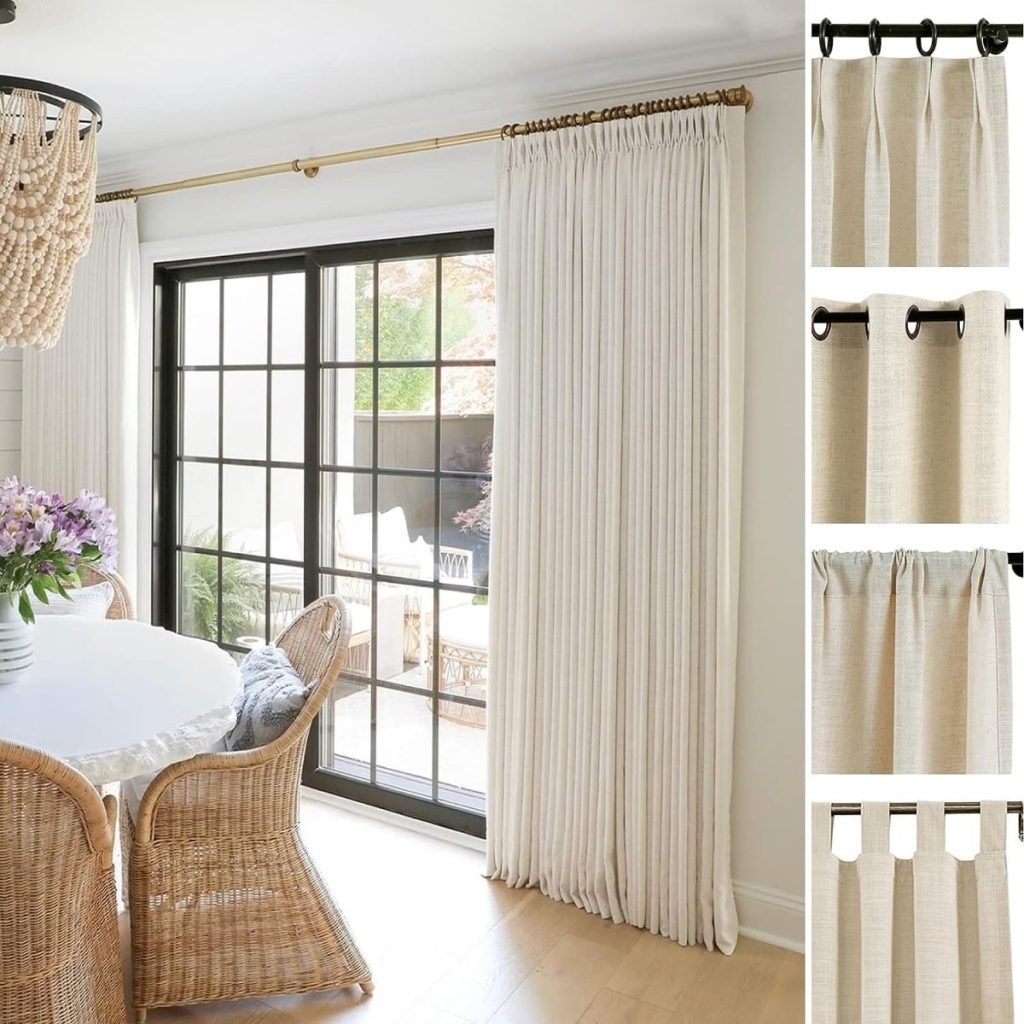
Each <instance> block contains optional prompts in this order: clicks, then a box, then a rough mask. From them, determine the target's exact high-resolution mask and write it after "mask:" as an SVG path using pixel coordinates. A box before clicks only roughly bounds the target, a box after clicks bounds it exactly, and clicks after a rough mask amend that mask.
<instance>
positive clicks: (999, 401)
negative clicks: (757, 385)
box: [810, 292, 1010, 523]
mask: <svg viewBox="0 0 1024 1024" xmlns="http://www.w3.org/2000/svg"><path fill="white" fill-rule="evenodd" d="M1007 304H1008V303H1007V300H1006V296H1005V295H1001V294H999V293H998V292H976V293H974V294H972V295H966V296H964V297H963V298H959V299H953V300H952V301H949V302H935V301H933V300H930V299H921V298H912V297H909V296H903V295H872V296H871V297H870V298H868V299H867V301H866V302H864V303H849V302H837V301H835V300H833V299H815V300H814V302H813V306H812V308H814V309H816V308H817V307H818V306H824V307H825V308H826V309H828V310H830V311H832V312H837V313H842V312H862V311H864V310H865V309H866V310H867V311H868V317H869V321H870V324H869V329H868V330H867V331H866V330H865V328H864V325H863V324H832V326H831V329H830V331H829V333H828V335H827V337H825V338H823V339H819V338H816V337H814V336H813V334H812V337H811V341H810V344H811V353H812V357H811V358H812V363H811V378H812V381H811V390H812V399H811V401H812V408H811V430H812V434H811V436H812V453H811V455H812V473H811V476H812V500H811V505H812V508H811V515H812V520H813V521H814V522H816V523H1005V522H1007V521H1008V519H1009V463H1010V341H1009V338H1008V336H1007V330H1006V320H1005V316H1004V313H1005V308H1006V306H1007ZM911 305H916V306H917V307H918V308H920V309H946V310H952V311H955V310H958V309H959V307H960V306H961V305H962V306H963V307H964V321H963V332H964V333H963V337H962V338H959V337H958V336H957V325H956V324H955V323H922V324H920V330H919V332H918V334H917V337H916V338H910V337H908V334H907V326H906V317H907V311H908V309H909V308H910V306H911ZM819 330H820V328H819Z"/></svg>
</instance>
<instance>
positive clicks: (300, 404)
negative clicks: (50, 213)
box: [154, 232, 496, 834]
mask: <svg viewBox="0 0 1024 1024" xmlns="http://www.w3.org/2000/svg"><path fill="white" fill-rule="evenodd" d="M491 248H492V239H491V235H490V233H489V232H479V233H472V234H460V235H446V236H435V237H431V238H417V239H406V240H400V241H389V242H382V243H376V244H360V245H358V246H346V247H342V248H337V249H322V250H314V251H310V252H304V253H297V254H291V255H288V256H282V257H273V258H270V259H255V260H237V261H233V262H231V263H230V264H224V263H216V262H208V263H204V264H203V265H201V266H197V265H188V266H184V265H177V266H166V267H162V268H160V269H159V273H158V278H157V282H158V295H157V297H158V300H159V309H160V325H161V330H160V332H159V334H160V338H159V341H158V349H159V351H158V358H157V363H158V368H157V376H156V388H157V391H156V394H157V395H158V396H159V399H160V400H159V402H158V403H157V406H158V422H157V436H158V439H159V441H158V446H157V448H158V450H157V465H156V472H155V480H156V481H157V502H156V508H157V510H158V521H157V524H156V525H157V529H156V531H155V535H156V538H157V543H156V547H155V552H154V570H155V572H154V602H155V608H156V617H157V619H158V621H160V622H161V623H162V624H163V625H165V626H168V627H169V628H174V629H177V630H180V631H181V632H184V633H189V634H191V635H196V636H201V637H204V638H206V639H209V640H212V641H214V642H216V643H219V644H221V646H223V647H224V648H225V649H227V650H229V651H232V652H234V653H235V654H236V655H238V656H239V657H241V656H242V655H243V654H244V653H245V651H246V650H248V649H250V648H251V647H252V646H253V645H254V644H257V643H262V642H265V641H266V640H267V639H268V638H273V636H275V635H276V634H277V633H278V632H279V631H280V629H281V628H283V626H284V624H285V623H286V622H287V621H289V619H290V618H291V617H292V616H293V615H294V614H295V613H296V612H297V611H298V610H299V609H300V608H301V607H302V606H303V605H304V604H306V603H308V602H309V601H310V600H312V599H313V598H315V597H316V596H318V595H320V594H336V595H338V596H340V597H342V598H343V599H344V600H345V602H346V605H347V606H348V610H349V615H350V619H351V625H352V629H351V636H350V640H349V657H348V664H347V667H346V669H345V671H344V673H343V675H342V677H341V678H340V679H339V680H338V683H337V685H336V687H335V691H334V694H333V697H332V699H331V700H330V701H329V702H328V704H327V706H326V709H325V711H324V713H323V714H322V715H321V721H320V725H319V727H318V728H317V729H316V730H315V735H314V736H313V739H312V742H311V743H310V748H309V750H308V752H307V772H306V776H307V777H306V781H307V783H309V784H311V785H314V786H318V787H320V788H323V789H327V790H329V791H332V792H335V793H338V794H340V795H344V796H347V797H351V798H354V799H358V800H363V801H366V802H370V803H373V804H376V805H378V806H382V807H386V808H389V809H392V810H396V811H399V812H401V813H405V814H410V815H413V816H415V817H419V818H423V819H426V820H431V821H436V822H439V823H443V824H447V825H450V826H453V827H457V828H461V829H463V830H466V831H470V832H473V833H476V834H482V830H483V819H482V814H483V810H484V799H485V792H486V767H485V735H486V721H487V711H486V704H487V700H486V695H487V664H488V604H487V592H488V591H487V588H488V561H489V558H488V555H489V535H490V486H491V441H492V436H493V417H494V385H495V373H496V369H495V303H494V265H493V256H492V253H491ZM168 409H170V410H171V415H170V416H168V415H167V413H166V410H168ZM168 508H170V509H171V510H172V515H170V516H161V511H162V510H166V509H168Z"/></svg>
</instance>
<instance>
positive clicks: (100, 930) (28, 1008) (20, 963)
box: [0, 740, 128, 1024]
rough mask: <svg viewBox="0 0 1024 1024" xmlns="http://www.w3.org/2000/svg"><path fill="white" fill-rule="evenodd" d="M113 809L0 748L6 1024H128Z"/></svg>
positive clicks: (17, 750) (1, 982)
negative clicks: (116, 882) (116, 875)
mask: <svg viewBox="0 0 1024 1024" xmlns="http://www.w3.org/2000/svg"><path fill="white" fill-rule="evenodd" d="M116 807H117V802H116V800H115V799H114V798H113V797H112V796H108V797H105V798H103V799H102V800H101V799H100V795H99V794H98V793H97V792H96V790H95V789H94V788H93V787H92V786H91V785H90V784H89V782H88V780H87V779H86V778H85V777H84V776H83V775H80V774H79V773H78V772H76V771H75V770H74V769H73V768H71V767H69V766H68V765H65V764H61V762H60V761H57V760H55V759H54V758H52V757H50V756H49V755H47V754H44V753H42V752H40V751H38V750H30V749H29V748H27V747H21V746H18V745H17V744H15V743H10V742H8V741H6V740H0V1021H3V1024H43V1022H45V1024H127V1020H128V1018H127V1013H126V1008H125V1002H124V973H123V971H122V968H121V947H120V940H119V938H118V930H117V891H116V888H115V884H114V820H115V816H116Z"/></svg>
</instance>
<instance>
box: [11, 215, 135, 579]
mask: <svg viewBox="0 0 1024 1024" xmlns="http://www.w3.org/2000/svg"><path fill="white" fill-rule="evenodd" d="M138 353H139V232H138V226H137V220H136V210H135V202H134V201H133V200H125V201H123V202H117V203H103V204H101V205H99V206H97V207H96V213H95V222H94V226H93V236H92V245H91V246H90V247H89V251H88V252H87V253H86V254H85V256H84V257H82V259H81V260H80V261H79V263H78V266H77V267H76V268H75V280H74V284H73V286H72V290H71V302H70V304H69V306H68V313H67V319H66V320H65V321H64V330H63V332H62V333H61V336H60V340H59V341H58V342H57V344H56V346H55V347H54V348H52V349H48V350H46V351H44V352H40V351H38V350H26V352H25V371H24V372H25V376H24V383H23V390H24V398H23V401H24V442H23V445H22V456H21V466H22V476H23V477H24V478H25V480H26V481H27V482H28V483H31V484H33V485H35V486H36V487H42V488H44V489H46V490H52V491H62V492H63V493H65V494H75V493H77V492H78V491H80V490H82V489H83V488H87V489H88V490H91V491H97V492H99V493H100V494H102V495H103V496H104V497H105V498H106V499H107V503H108V504H109V505H110V507H111V508H112V509H113V510H114V512H115V513H116V514H117V526H118V546H119V548H120V554H119V558H118V569H119V571H120V572H121V574H122V575H123V576H124V577H125V578H126V579H127V581H128V583H129V586H130V587H131V588H132V590H133V591H134V589H135V586H134V583H135V575H136V544H135V536H136V525H137V524H136V521H137V518H138V516H137V500H138V499H137V491H138V486H137V476H138V471H137V463H138V454H139V453H138V420H139V410H138V365H139V363H138V360H139V355H138Z"/></svg>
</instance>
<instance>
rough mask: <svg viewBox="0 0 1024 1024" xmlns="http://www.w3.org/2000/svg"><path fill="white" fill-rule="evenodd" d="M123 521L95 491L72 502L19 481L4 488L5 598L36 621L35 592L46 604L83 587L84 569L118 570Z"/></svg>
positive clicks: (0, 585)
mask: <svg viewBox="0 0 1024 1024" xmlns="http://www.w3.org/2000/svg"><path fill="white" fill-rule="evenodd" d="M116 562H117V521H116V517H115V515H114V513H113V512H111V510H110V509H109V508H107V505H106V502H105V501H104V500H103V499H102V498H101V497H100V496H99V495H98V494H93V493H92V492H91V491H82V493H81V494H80V495H79V496H78V497H77V498H72V499H70V500H69V499H67V498H63V497H62V496H61V495H59V494H48V493H47V492H46V491H38V490H36V489H35V488H32V487H26V486H25V485H24V484H23V483H21V482H20V481H19V480H18V479H17V477H8V478H7V479H6V480H5V481H4V482H3V484H2V485H0V594H2V595H6V599H7V600H8V601H10V602H11V604H12V605H17V609H18V612H19V614H20V615H21V617H22V619H23V620H24V621H25V622H26V623H31V622H34V621H35V615H34V614H33V612H32V602H31V601H30V600H29V591H31V592H32V593H33V594H34V595H35V596H36V599H37V600H39V601H40V602H42V603H43V604H49V603H50V597H51V596H52V595H54V594H57V595H59V596H60V597H63V598H67V596H68V593H67V590H68V588H69V587H78V586H81V580H80V579H79V576H78V569H79V567H80V566H86V565H95V566H99V567H100V568H104V569H107V568H109V569H112V568H113V567H114V565H115V564H116Z"/></svg>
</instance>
